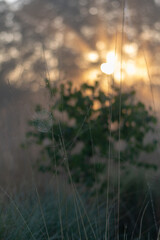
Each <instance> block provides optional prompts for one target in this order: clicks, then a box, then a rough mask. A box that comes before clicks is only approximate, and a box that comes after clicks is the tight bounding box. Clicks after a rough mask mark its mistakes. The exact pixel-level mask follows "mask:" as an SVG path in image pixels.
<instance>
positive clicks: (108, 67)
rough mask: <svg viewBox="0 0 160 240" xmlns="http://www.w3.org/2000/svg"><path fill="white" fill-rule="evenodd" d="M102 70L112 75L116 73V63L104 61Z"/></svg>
mask: <svg viewBox="0 0 160 240" xmlns="http://www.w3.org/2000/svg"><path fill="white" fill-rule="evenodd" d="M101 71H102V72H103V73H105V74H107V75H111V74H113V73H114V64H112V63H102V64H101Z"/></svg>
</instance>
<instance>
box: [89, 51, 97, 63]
mask: <svg viewBox="0 0 160 240" xmlns="http://www.w3.org/2000/svg"><path fill="white" fill-rule="evenodd" d="M98 59H99V55H98V53H97V52H90V53H88V54H87V60H88V61H90V62H93V63H95V62H97V61H98Z"/></svg>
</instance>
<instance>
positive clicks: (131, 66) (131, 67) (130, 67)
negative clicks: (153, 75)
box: [126, 60, 136, 75]
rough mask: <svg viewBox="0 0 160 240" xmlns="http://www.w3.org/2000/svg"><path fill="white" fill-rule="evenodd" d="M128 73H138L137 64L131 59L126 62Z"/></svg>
mask: <svg viewBox="0 0 160 240" xmlns="http://www.w3.org/2000/svg"><path fill="white" fill-rule="evenodd" d="M126 73H127V74H128V75H134V74H135V73H136V66H135V64H134V62H133V61H131V60H129V61H127V63H126Z"/></svg>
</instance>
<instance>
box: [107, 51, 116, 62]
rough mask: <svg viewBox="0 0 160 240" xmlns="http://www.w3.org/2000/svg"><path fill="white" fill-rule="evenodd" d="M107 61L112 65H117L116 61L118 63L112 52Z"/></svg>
mask: <svg viewBox="0 0 160 240" xmlns="http://www.w3.org/2000/svg"><path fill="white" fill-rule="evenodd" d="M106 61H107V62H108V63H112V64H115V61H116V55H115V53H114V52H113V51H110V52H108V53H107V56H106Z"/></svg>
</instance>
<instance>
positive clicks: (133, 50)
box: [124, 43, 138, 57]
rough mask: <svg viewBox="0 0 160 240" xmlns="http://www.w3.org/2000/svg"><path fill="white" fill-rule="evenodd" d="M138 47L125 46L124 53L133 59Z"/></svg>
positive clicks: (135, 45)
mask: <svg viewBox="0 0 160 240" xmlns="http://www.w3.org/2000/svg"><path fill="white" fill-rule="evenodd" d="M137 50H138V46H137V44H136V43H132V44H125V45H124V52H125V53H126V54H128V55H129V56H130V57H135V56H136V55H137Z"/></svg>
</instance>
